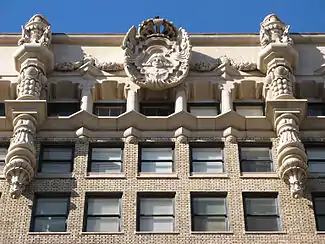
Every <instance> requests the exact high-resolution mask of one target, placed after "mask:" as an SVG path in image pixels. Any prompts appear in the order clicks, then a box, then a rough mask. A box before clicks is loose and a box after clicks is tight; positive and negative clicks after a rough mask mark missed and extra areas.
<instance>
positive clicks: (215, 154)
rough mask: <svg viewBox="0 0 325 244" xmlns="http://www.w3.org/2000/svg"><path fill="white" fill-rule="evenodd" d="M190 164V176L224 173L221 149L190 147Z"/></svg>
mask: <svg viewBox="0 0 325 244" xmlns="http://www.w3.org/2000/svg"><path fill="white" fill-rule="evenodd" d="M191 162H192V164H191V173H192V175H194V174H200V173H203V174H213V173H223V172H224V161H223V150H222V149H221V148H201V147H191Z"/></svg>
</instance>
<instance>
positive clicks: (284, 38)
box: [260, 14, 293, 47]
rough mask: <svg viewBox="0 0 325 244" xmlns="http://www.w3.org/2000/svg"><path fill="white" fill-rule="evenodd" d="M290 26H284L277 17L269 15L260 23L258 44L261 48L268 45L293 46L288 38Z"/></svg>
mask: <svg viewBox="0 0 325 244" xmlns="http://www.w3.org/2000/svg"><path fill="white" fill-rule="evenodd" d="M289 29H290V25H287V26H286V25H285V24H284V23H283V22H282V21H281V20H280V19H279V17H278V16H276V15H275V14H269V15H268V16H266V17H265V18H264V20H263V22H262V23H261V29H260V42H261V45H262V47H265V46H267V45H268V44H270V43H288V44H289V45H293V41H292V39H291V38H290V36H289Z"/></svg>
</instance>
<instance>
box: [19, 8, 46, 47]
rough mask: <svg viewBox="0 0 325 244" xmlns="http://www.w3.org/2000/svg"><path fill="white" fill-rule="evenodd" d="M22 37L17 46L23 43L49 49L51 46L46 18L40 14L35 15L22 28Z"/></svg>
mask: <svg viewBox="0 0 325 244" xmlns="http://www.w3.org/2000/svg"><path fill="white" fill-rule="evenodd" d="M21 28H22V37H21V38H20V39H19V41H18V45H23V44H24V43H40V44H41V45H42V46H45V47H49V46H50V44H51V39H52V33H51V26H50V24H49V23H48V21H47V20H46V18H45V17H44V16H43V15H41V14H36V15H34V16H33V17H32V18H30V20H29V21H28V22H27V23H26V25H25V26H22V27H21Z"/></svg>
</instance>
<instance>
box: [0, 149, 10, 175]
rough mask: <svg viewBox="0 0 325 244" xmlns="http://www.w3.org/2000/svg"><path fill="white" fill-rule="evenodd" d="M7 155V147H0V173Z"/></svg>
mask: <svg viewBox="0 0 325 244" xmlns="http://www.w3.org/2000/svg"><path fill="white" fill-rule="evenodd" d="M7 153H8V148H7V147H0V172H2V171H3V167H4V166H5V159H6V156H7Z"/></svg>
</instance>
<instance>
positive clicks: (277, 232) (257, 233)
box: [244, 231, 287, 235]
mask: <svg viewBox="0 0 325 244" xmlns="http://www.w3.org/2000/svg"><path fill="white" fill-rule="evenodd" d="M244 234H245V235H285V234H287V232H286V231H245V232H244Z"/></svg>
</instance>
